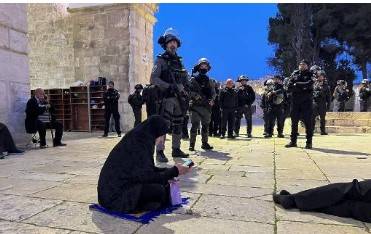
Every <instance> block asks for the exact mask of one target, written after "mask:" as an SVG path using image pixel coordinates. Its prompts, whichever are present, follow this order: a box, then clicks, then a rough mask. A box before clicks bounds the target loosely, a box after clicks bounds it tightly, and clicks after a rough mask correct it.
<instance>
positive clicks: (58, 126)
mask: <svg viewBox="0 0 371 234" xmlns="http://www.w3.org/2000/svg"><path fill="white" fill-rule="evenodd" d="M46 112H49V115H50V122H43V121H41V120H40V119H39V116H41V115H43V114H47V113H46ZM53 113H54V108H53V107H50V108H49V109H47V108H46V106H45V104H43V103H40V102H39V101H38V100H37V99H36V97H32V98H31V99H30V100H28V102H27V107H26V120H25V126H26V132H27V133H31V134H34V133H36V132H38V133H39V137H40V146H45V145H46V139H45V136H46V129H55V136H54V139H53V141H54V142H53V145H60V144H62V142H61V141H62V136H63V124H62V123H60V122H58V121H56V118H55V115H54V114H53Z"/></svg>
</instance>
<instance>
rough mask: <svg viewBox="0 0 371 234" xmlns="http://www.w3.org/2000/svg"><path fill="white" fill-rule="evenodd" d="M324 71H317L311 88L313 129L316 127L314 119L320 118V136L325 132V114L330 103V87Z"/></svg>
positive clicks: (325, 133)
mask: <svg viewBox="0 0 371 234" xmlns="http://www.w3.org/2000/svg"><path fill="white" fill-rule="evenodd" d="M325 75H326V74H325V73H324V71H318V72H317V74H316V76H317V77H316V81H315V82H314V86H313V129H314V127H315V126H316V118H317V116H319V117H320V128H321V135H327V132H326V112H327V107H329V106H330V103H331V91H330V86H329V85H328V84H327V80H326V77H325Z"/></svg>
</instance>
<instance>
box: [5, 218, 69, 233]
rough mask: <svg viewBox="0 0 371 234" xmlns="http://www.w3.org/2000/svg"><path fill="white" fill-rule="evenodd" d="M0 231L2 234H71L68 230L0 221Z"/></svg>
mask: <svg viewBox="0 0 371 234" xmlns="http://www.w3.org/2000/svg"><path fill="white" fill-rule="evenodd" d="M0 230H1V233H2V234H14V233H17V234H42V233H45V234H46V233H50V234H71V231H70V230H63V229H56V228H47V227H40V226H35V225H31V224H24V223H16V222H8V221H0Z"/></svg>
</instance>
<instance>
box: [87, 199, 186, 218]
mask: <svg viewBox="0 0 371 234" xmlns="http://www.w3.org/2000/svg"><path fill="white" fill-rule="evenodd" d="M188 202H189V197H186V198H182V204H180V205H175V206H172V205H170V206H168V207H164V208H160V209H158V210H153V211H147V212H143V213H139V214H128V213H124V212H116V211H110V210H107V209H106V208H104V207H102V206H100V205H99V204H91V205H90V206H89V209H90V210H96V211H98V212H102V213H104V214H107V215H111V216H114V217H116V218H120V219H126V220H129V221H135V222H139V223H143V224H148V223H149V222H151V221H153V220H154V219H155V218H157V217H158V216H160V215H162V214H170V213H172V212H173V211H174V210H176V209H178V208H180V207H182V206H183V205H186V204H188Z"/></svg>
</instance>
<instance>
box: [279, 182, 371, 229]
mask: <svg viewBox="0 0 371 234" xmlns="http://www.w3.org/2000/svg"><path fill="white" fill-rule="evenodd" d="M273 201H274V202H275V203H277V204H281V205H282V207H283V208H285V209H292V208H297V209H299V210H301V211H313V212H321V213H325V214H330V215H336V216H340V217H347V218H354V219H357V220H360V221H363V222H371V180H364V181H361V182H359V181H358V180H356V179H354V180H353V182H350V183H335V184H329V185H325V186H321V187H317V188H313V189H309V190H305V191H302V192H299V193H295V194H290V193H289V192H287V191H286V190H282V191H281V192H280V193H279V194H274V195H273Z"/></svg>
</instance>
